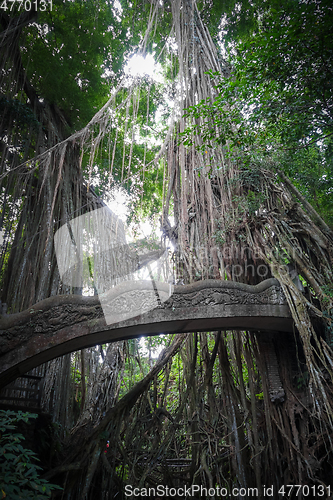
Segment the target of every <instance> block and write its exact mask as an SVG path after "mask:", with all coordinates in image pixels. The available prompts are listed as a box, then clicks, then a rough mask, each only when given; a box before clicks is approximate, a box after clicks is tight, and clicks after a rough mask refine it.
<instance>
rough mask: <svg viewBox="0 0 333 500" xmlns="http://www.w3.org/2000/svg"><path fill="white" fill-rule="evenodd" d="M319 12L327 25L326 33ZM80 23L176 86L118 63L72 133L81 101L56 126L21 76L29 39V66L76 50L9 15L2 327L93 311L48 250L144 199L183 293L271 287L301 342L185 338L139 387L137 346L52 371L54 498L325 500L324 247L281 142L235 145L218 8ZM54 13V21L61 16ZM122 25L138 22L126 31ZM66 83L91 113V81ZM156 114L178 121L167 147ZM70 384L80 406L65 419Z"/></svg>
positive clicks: (167, 135) (64, 361) (82, 357)
mask: <svg viewBox="0 0 333 500" xmlns="http://www.w3.org/2000/svg"><path fill="white" fill-rule="evenodd" d="M120 3H121V5H123V3H122V2H120ZM72 4H73V5H72V8H73V9H74V7H75V6H79V7H80V8H79V7H78V11H77V12H75V11H73V12H72V15H73V16H75V15H81V11H80V9H83V6H84V3H82V4H81V2H73V3H72ZM309 4H311V2H309ZM325 6H326V4H325V3H324V2H323V3H322V11H320V9H319V7H318V9H319V11H318V12H319V14H318V19H319V21H320V19H322V18H323V16H324V14H325V12H326V11H325V8H326V7H325ZM88 7H89V8H90V9H92V12H94V16H95V17H94V22H95V25H94V27H91V26H90V29H91V33H93V30H94V29H95V28H96V29H97V27H98V22H99V19H100V24H101V25H102V24H103V23H107V22H109V23H110V27H109V28H108V29H107V28H105V33H107V32H108V33H114V39H113V41H112V43H113V44H115V41H114V40H115V39H116V35H117V34H118V36H119V39H122V40H123V43H122V44H119V46H117V47H116V48H115V49H114V54H118V56H119V59H122V57H123V55H124V53H125V52H126V50H127V46H126V42H125V41H124V40H126V36H125V33H129V32H130V31H131V30H132V33H135V36H134V35H133V40H136V39H140V40H141V41H140V46H139V48H138V51H139V53H141V54H146V53H147V52H153V53H154V54H155V57H156V58H157V59H158V60H159V61H161V65H162V67H164V68H166V72H165V75H166V76H165V78H164V80H163V83H156V82H154V81H152V80H151V79H150V78H149V77H148V76H146V77H144V78H141V79H140V78H139V79H133V80H129V79H128V77H124V78H123V79H122V80H121V79H119V80H118V81H117V82H116V80H117V78H118V76H119V74H118V73H117V71H118V70H119V67H117V64H116V63H114V61H113V63H112V64H113V67H110V68H108V71H109V73H108V74H109V75H110V74H111V77H110V81H109V82H108V83H109V84H111V86H112V90H111V91H110V95H106V94H105V95H104V101H103V99H101V100H97V99H96V102H97V104H98V106H99V107H100V109H99V110H98V111H97V113H96V114H94V115H93V113H92V112H91V115H90V116H87V117H84V118H85V119H86V122H85V124H84V126H83V128H80V126H81V125H82V124H81V123H80V122H79V121H75V112H73V109H72V108H71V105H70V92H69V93H68V94H66V96H65V99H64V101H63V103H64V104H63V109H61V106H60V103H61V100H59V99H58V101H57V99H56V98H55V96H54V95H52V92H50V93H49V95H48V96H47V95H43V94H42V93H41V92H42V91H43V89H44V87H43V85H42V84H39V82H38V74H37V73H36V71H38V65H37V62H38V60H37V62H33V63H31V64H32V65H33V64H35V66H34V67H33V68H32V69H30V67H29V61H30V59H29V57H30V56H29V41H30V42H31V40H32V37H33V36H34V33H35V36H37V37H39V38H38V40H39V42H38V43H39V45H36V44H32V45H33V48H32V49H31V50H32V54H31V61H34V59H33V58H34V57H36V53H35V52H36V51H37V49H39V48H40V49H41V46H42V45H43V44H44V49H43V50H46V51H47V50H50V51H53V53H55V54H61V50H62V48H61V47H62V46H61V43H63V44H66V43H68V44H70V43H72V40H71V39H70V38H69V39H68V40H66V37H65V36H64V34H63V33H62V31H61V29H60V26H59V24H58V25H57V24H56V21H54V24H53V25H52V23H51V22H50V20H49V19H47V18H45V19H44V18H43V19H42V18H40V17H38V16H40V15H41V13H38V12H35V13H33V12H29V13H27V12H20V13H19V12H16V13H15V15H14V14H13V15H12V16H10V15H9V14H8V13H6V12H2V13H1V28H2V32H1V42H0V43H1V46H0V47H1V55H2V59H1V93H2V97H1V100H0V105H1V110H2V113H1V122H0V138H1V177H0V179H1V203H2V215H1V224H2V230H3V234H4V243H3V247H2V254H1V265H2V271H1V280H2V285H1V286H2V289H1V300H2V303H3V304H4V303H6V304H7V307H8V313H10V314H12V313H16V312H20V311H23V310H26V309H28V308H30V307H31V306H32V305H34V304H36V303H38V302H39V301H41V300H43V299H45V298H47V297H50V296H53V295H59V294H78V293H85V292H84V290H82V288H79V287H75V286H70V285H66V284H65V283H64V282H63V281H62V280H61V277H60V275H59V269H58V266H57V261H56V256H55V247H54V235H55V233H56V231H57V230H58V229H59V228H60V227H61V226H64V225H65V224H67V222H68V221H70V220H72V219H74V218H75V217H78V216H81V215H84V214H89V213H90V212H92V211H95V210H97V209H99V208H102V207H105V202H106V197H107V193H108V192H109V191H108V190H110V189H111V188H114V187H115V186H122V188H123V189H124V190H127V191H128V193H129V194H130V195H131V196H132V198H131V199H132V203H133V206H134V209H133V210H134V213H135V214H136V216H137V217H138V218H139V217H140V216H141V217H143V216H144V214H145V211H146V212H147V210H148V209H147V210H146V209H145V207H146V205H145V204H147V199H148V198H149V203H150V205H149V206H150V209H151V210H152V211H153V212H155V213H154V216H155V221H156V220H158V222H159V225H160V230H161V233H162V244H163V245H164V246H167V247H169V250H170V254H172V255H171V265H172V268H173V280H174V283H176V284H184V285H185V284H191V283H194V282H197V281H200V280H229V281H238V282H241V283H244V284H247V285H257V284H259V283H261V282H262V281H264V280H266V279H269V278H275V279H276V280H277V283H278V284H279V286H280V287H281V289H282V292H283V294H284V297H285V300H286V302H287V304H288V306H289V308H290V312H291V315H292V319H293V323H294V330H293V332H292V333H285V332H279V331H276V332H270V333H268V332H265V331H264V330H258V331H254V330H249V331H217V332H200V333H199V332H194V333H192V334H181V335H178V336H177V335H175V336H174V339H173V340H171V339H170V343H169V346H168V348H166V350H165V351H163V352H162V353H161V355H160V358H159V359H158V360H157V361H156V363H155V365H153V366H149V371H148V373H146V372H145V371H144V369H143V367H142V366H141V361H140V358H139V357H137V356H136V350H135V344H134V343H133V342H131V341H129V342H128V343H124V342H120V343H116V344H109V345H107V346H105V345H104V346H101V347H99V346H96V347H95V348H90V349H85V350H82V351H78V352H75V353H72V354H71V355H66V356H64V357H62V358H57V359H55V360H53V361H51V362H49V363H47V364H46V365H45V366H44V367H43V369H44V371H45V379H44V380H45V382H44V409H45V411H47V412H49V413H51V414H52V418H53V421H54V422H56V423H60V424H61V425H62V426H63V428H64V430H65V431H64V432H63V433H62V434H61V437H59V439H60V441H61V445H62V447H61V450H59V451H58V454H57V455H56V456H55V457H54V458H53V462H52V463H50V464H49V465H48V466H46V465H45V471H44V473H45V477H46V478H48V479H50V480H51V481H52V482H54V483H57V484H59V485H60V486H62V487H63V489H64V490H63V492H61V493H60V496H59V498H68V499H82V498H93V497H96V496H98V497H99V498H105V499H107V498H124V488H125V485H129V484H130V485H132V486H133V487H134V486H135V487H138V488H149V487H152V488H153V487H156V486H157V485H158V484H164V485H169V486H170V487H171V486H172V487H175V488H176V487H180V486H184V485H186V486H187V487H190V486H191V485H202V486H203V487H205V488H207V489H209V488H210V490H209V491H211V492H213V490H214V488H215V490H216V487H217V486H219V487H220V488H227V489H228V491H231V490H232V487H235V486H236V487H237V488H239V489H240V488H245V489H247V488H257V489H258V495H257V496H258V497H259V498H261V497H263V496H264V492H265V489H264V488H266V487H267V485H269V486H272V487H273V488H274V491H275V493H276V492H277V491H278V490H279V489H280V488H281V487H282V486H283V485H286V484H297V485H302V487H303V489H302V490H300V492H299V495H298V496H297V498H305V497H307V498H317V495H319V493H321V492H322V491H325V495H324V496H326V495H327V497H328V496H329V495H331V494H332V492H331V493H328V491H329V490H328V489H327V488H328V487H329V485H330V478H331V468H332V459H333V457H332V441H331V440H332V439H333V397H332V369H333V368H332V367H333V352H332V346H333V339H332V324H331V322H332V310H333V309H332V307H333V306H332V287H331V286H332V282H333V267H332V256H333V231H332V229H331V227H330V225H329V223H328V222H327V221H326V222H325V220H324V219H325V217H324V216H321V215H320V214H319V213H318V211H316V210H315V208H313V206H312V204H311V203H309V201H308V199H307V197H306V195H304V193H302V190H301V189H299V188H297V187H296V186H295V183H293V180H292V179H290V178H289V177H288V175H286V171H285V169H284V168H283V165H282V163H281V161H280V159H281V156H282V153H281V155H280V154H276V150H278V153H279V151H282V149H281V150H279V149H278V148H279V147H280V146H281V144H278V141H277V142H276V143H271V144H270V146H269V148H268V151H266V154H260V151H259V145H258V144H259V143H258V142H255V140H254V141H253V142H252V143H251V142H249V141H248V139H247V137H248V136H249V135H250V132H249V133H248V132H247V130H246V132H244V134H243V139H244V142H243V143H242V140H241V137H242V136H241V133H240V131H241V129H242V126H243V125H242V123H245V121H246V116H245V117H244V113H243V116H242V109H240V108H239V107H238V108H237V106H236V104H235V101H232V99H231V98H230V100H228V98H225V99H223V95H222V93H223V89H224V88H225V86H224V83H223V82H224V80H227V79H228V81H232V82H235V81H237V74H236V73H235V71H234V68H233V66H232V63H231V62H228V61H227V60H226V58H225V57H224V56H223V55H222V54H223V50H222V49H221V46H220V45H219V44H218V43H217V38H218V37H216V36H215V38H214V39H213V38H212V36H211V34H210V30H211V31H212V26H213V24H214V19H213V14H212V15H211V17H209V14H207V13H209V9H210V8H211V9H213V10H212V12H215V10H216V12H217V15H218V14H219V15H220V17H221V15H222V14H223V12H219V9H218V8H217V7H216V5H215V3H214V2H211V5H210V4H209V5H208V2H203V5H201V3H200V5H199V2H196V1H195V0H171V1H170V2H160V1H155V0H152V1H150V2H143V4H142V9H143V12H144V14H142V12H140V14H139V13H138V11H137V10H136V9H138V6H137V7H136V8H135V7H134V6H130V5H127V4H126V6H125V4H124V5H123V9H124V10H123V9H121V10H119V12H118V14H117V13H116V9H117V8H118V9H119V7H117V6H116V2H115V3H113V2H110V4H105V6H104V7H103V9H100V10H98V9H97V7H96V6H95V5H94V4H93V3H91V4H90V2H88V3H87V6H86V7H85V8H88ZM62 8H65V4H63V5H62V4H60V3H59V5H58V4H57V3H56V16H59V13H60V12H61V9H62ZM68 9H69V10H68V12H69V13H70V12H71V10H70V8H69V7H68ZM104 9H106V10H107V9H110V12H111V11H112V15H111V14H110V17H107V15H106V14H105V12H104ZM126 9H128V11H130V12H132V13H133V12H134V14H133V16H134V23H133V24H131V21H130V20H129V18H130V17H131V16H130V15H128V14H126V12H127V11H126ZM214 9H215V10H214ZM235 9H236V11H237V6H236V7H235ZM295 12H296V11H295ZM315 13H316V11H315ZM125 14H126V16H125ZM296 14H297V12H296V13H295V16H296ZM135 16H136V17H135ZM259 17H260V16H259ZM263 18H264V14H263ZM119 19H122V21H119ZM135 20H136V21H137V22H136V25H135ZM81 21H82V22H81ZM125 21H126V23H128V24H127V29H128V31H127V32H126V30H125V28H124V25H125ZM319 21H318V22H319ZM43 22H44V24H43ZM58 22H59V20H58ZM121 22H123V25H122V26H121ZM79 23H81V24H82V25H83V24H84V19H83V14H82V19H81V18H80V21H79ZM111 23H113V24H111ZM117 23H118V24H117ZM81 24H80V26H79V29H81ZM43 26H44V27H43ZM103 26H104V25H103ZM143 26H145V29H144V30H143ZM125 27H126V26H125ZM98 29H100V30H101V32H102V28H100V27H99V28H98ZM219 29H220V31H222V28H221V26H220V28H219ZM43 30H44V31H43ZM117 30H118V31H117ZM140 30H141V31H140ZM138 33H140V36H138ZM215 34H216V30H215ZM57 36H59V41H58V42H57V41H55V40H56V38H57ZM91 36H92V35H91ZM61 37H63V39H62V38H61ZM80 37H81V32H80ZM121 37H123V38H121ZM88 38H89V37H88ZM91 39H92V40H94V39H93V38H91ZM79 41H80V44H81V45H80V50H81V51H83V52H84V53H86V54H87V58H88V57H89V54H90V52H89V51H90V47H89V41H87V40H86V39H85V38H84V37H83V35H82V37H81V38H79ZM85 43H86V44H87V45H86V46H85V45H84V44H85ZM94 43H95V42H94V41H93V42H92V45H93V44H94ZM110 43H111V42H110ZM45 47H46V48H45ZM41 50H42V49H41ZM309 50H310V49H309ZM57 51H58V52H57ZM121 51H123V52H122V53H121ZM114 54H113V55H114ZM67 55H68V54H67ZM48 64H49V63H48ZM59 64H60V63H59ZM61 64H62V63H61ZM85 64H88V63H85ZM329 64H331V60H329V61H328V62H327V61H326V66H327V67H328V69H327V75H329V74H330V70H331V68H332V66H329ZM69 66H70V65H69ZM111 66H112V65H111ZM73 71H74V70H73ZM267 71H268V70H267ZM112 72H113V74H112ZM106 74H107V72H106ZM87 75H89V72H88V73H87ZM114 75H116V76H117V78H116V77H115V76H114ZM99 77H100V78H101V75H99ZM44 78H45V79H46V78H49V76H48V75H47V74H46V75H45V76H44ZM72 78H73V79H75V78H76V80H77V85H78V86H79V88H80V91H81V92H82V94H83V96H87V98H88V97H89V92H88V90H87V89H86V88H85V83H84V82H85V80H84V78H85V76H84V75H83V74H81V76H77V77H75V76H74V74H73V75H72ZM86 78H88V76H86ZM104 78H106V77H105V75H104ZM327 78H328V77H327ZM221 82H222V83H221ZM234 87H235V86H234ZM234 87H233V88H234ZM103 89H104V86H103ZM97 90H98V89H97ZM225 95H227V94H225ZM166 96H167V98H165V97H166ZM221 96H222V97H221ZM156 99H159V100H160V102H162V104H161V106H162V107H163V106H164V110H165V109H166V110H167V115H168V116H167V117H166V119H165V122H164V123H163V127H162V128H160V130H159V134H160V135H162V141H161V142H160V143H159V144H158V146H156V145H155V143H154V140H153V133H152V130H153V129H154V127H158V126H161V123H159V124H157V125H156V123H154V117H156V116H157V114H158V113H157V114H156V110H157V109H158V105H157V104H156ZM163 99H164V100H163ZM330 99H331V97H329V98H328V100H327V102H328V104H327V106H328V108H327V109H330V103H331V101H330ZM101 101H102V102H101ZM200 103H201V104H200ZM95 107H96V106H95ZM93 108H94V106H92V109H93ZM314 116H315V112H314ZM325 116H327V112H326V115H325ZM70 120H71V122H70ZM160 120H161V119H160ZM241 120H243V122H242V121H241ZM327 123H328V122H326V125H327ZM330 123H331V122H329V123H328V125H327V127H328V128H326V129H325V137H326V136H329V135H330V133H331V129H330V128H329V127H331V125H330ZM326 125H325V126H326ZM154 133H155V132H154ZM255 133H256V134H257V133H258V134H259V132H256V131H255ZM234 137H236V139H237V140H233V138H234ZM246 141H247V142H246ZM245 146H246V147H245ZM303 146H304V147H306V144H304V145H302V146H301V147H302V148H303ZM276 148H277V149H276ZM97 178H98V179H99V180H96V179H97ZM99 182H100V183H101V184H100V185H102V188H98V187H97V188H96V185H97V186H98V183H99ZM94 186H95V188H94ZM103 189H104V192H102V191H103ZM154 190H155V195H154ZM155 198H156V199H157V198H158V200H159V202H157V201H156V204H155V205H154V203H155V201H154V200H155ZM133 200H134V201H133ZM152 200H153V201H152ZM134 365H137V367H138V370H139V372H140V377H142V378H141V380H132V381H131V383H130V385H129V386H127V387H126V388H124V386H122V385H121V384H122V380H123V379H124V371H125V370H126V369H127V368H126V367H127V366H132V367H133V366H134ZM75 374H79V387H78V386H77V385H76V390H79V392H80V395H81V399H80V405H81V406H80V407H78V406H77V405H76V406H75V408H74V407H73V404H72V401H73V391H74V390H75V388H74V386H75V381H74V382H73V380H74V379H75ZM125 389H126V390H125ZM51 396H52V397H51ZM106 443H107V445H108V446H107V447H106ZM305 487H307V488H308V489H306V488H305ZM319 488H321V489H320V490H319ZM207 491H208V490H207ZM244 491H246V490H244ZM61 495H62V496H61ZM117 495H118V496H117ZM207 495H208V494H207ZM207 495H206V496H207ZM209 495H210V496H209ZM209 495H208V496H209V497H211V498H217V496H216V494H215V493H212V494H210V493H209ZM214 495H215V496H214ZM292 495H295V498H296V491H294V492H292ZM208 496H207V498H208ZM322 496H323V495H322ZM276 497H277V496H276Z"/></svg>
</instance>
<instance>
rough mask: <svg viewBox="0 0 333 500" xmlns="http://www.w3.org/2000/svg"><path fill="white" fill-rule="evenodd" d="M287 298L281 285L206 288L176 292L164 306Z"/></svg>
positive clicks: (281, 300)
mask: <svg viewBox="0 0 333 500" xmlns="http://www.w3.org/2000/svg"><path fill="white" fill-rule="evenodd" d="M286 303H287V301H286V298H285V296H284V293H283V291H282V288H281V287H280V286H279V285H272V286H271V287H269V288H267V289H266V290H263V291H261V292H246V291H244V290H240V289H237V288H226V287H223V288H218V287H213V288H204V289H202V290H197V291H193V292H189V293H177V292H176V291H175V293H174V294H173V295H172V297H170V299H169V300H168V301H167V302H166V303H165V304H164V308H172V309H178V308H183V307H195V306H204V305H205V306H217V305H232V304H249V305H283V304H286Z"/></svg>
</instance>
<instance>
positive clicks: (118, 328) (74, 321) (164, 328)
mask: <svg viewBox="0 0 333 500" xmlns="http://www.w3.org/2000/svg"><path fill="white" fill-rule="evenodd" d="M141 295H142V294H141V292H140V290H138V293H137V294H136V296H137V300H138V301H140V297H141ZM132 296H133V288H132ZM117 300H118V301H119V296H118V299H117ZM122 300H123V301H125V302H126V293H124V294H123V296H122ZM292 329H293V320H292V317H291V313H290V310H289V307H288V305H287V303H286V299H285V297H284V295H283V292H282V290H281V288H280V286H279V283H278V282H277V280H275V279H268V280H265V281H263V282H262V283H260V284H259V285H256V286H250V285H244V284H241V283H235V282H228V281H218V280H206V281H199V282H196V283H194V284H191V285H184V286H175V287H174V293H173V294H172V295H171V297H170V298H169V299H168V300H167V301H166V302H164V303H163V304H160V305H159V306H158V307H156V308H155V309H153V310H150V311H148V312H146V313H144V314H138V315H135V313H133V317H132V318H129V319H126V320H123V321H118V322H115V323H113V324H111V325H107V324H106V322H105V319H104V315H103V310H102V307H101V305H100V302H99V299H98V298H97V297H82V296H78V295H66V296H65V295H60V296H55V297H50V298H49V299H46V300H43V301H42V302H39V303H38V304H35V305H34V306H33V307H31V308H30V309H29V310H27V311H23V312H21V313H18V314H12V315H9V316H5V317H2V318H1V320H0V387H3V386H4V385H6V384H8V383H9V382H11V381H13V380H15V378H17V377H18V376H20V375H22V374H23V373H26V372H27V371H29V370H31V369H32V368H34V367H36V366H38V365H40V364H42V363H45V362H46V361H49V360H51V359H53V358H56V357H58V356H62V355H64V354H67V353H70V352H73V351H76V350H78V349H83V348H86V347H91V346H93V345H97V344H104V343H108V342H115V341H118V340H123V339H130V338H136V337H140V336H142V335H158V334H160V333H182V332H194V331H215V330H259V331H284V332H291V331H292Z"/></svg>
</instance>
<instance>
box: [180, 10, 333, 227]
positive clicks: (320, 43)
mask: <svg viewBox="0 0 333 500" xmlns="http://www.w3.org/2000/svg"><path fill="white" fill-rule="evenodd" d="M243 7H244V5H243V3H242V4H240V6H239V9H240V10H242V9H243ZM253 7H256V9H257V10H256V12H257V21H256V22H254V23H252V24H253V26H252V28H251V23H249V24H247V31H246V33H245V32H244V36H243V37H242V40H239V41H238V42H237V43H234V45H233V49H232V51H230V56H229V57H230V64H231V66H232V68H233V70H232V73H231V76H230V77H225V76H222V75H219V74H218V73H212V77H214V79H215V81H216V78H217V79H218V84H217V86H216V90H217V95H216V97H215V98H214V99H210V100H206V101H202V102H201V103H199V104H198V105H197V106H194V107H192V108H189V109H188V110H187V116H188V118H189V119H191V121H192V125H191V126H189V127H188V128H187V130H185V132H184V134H183V139H184V143H185V144H187V145H189V144H193V134H196V133H198V134H200V136H201V138H202V139H203V145H202V149H203V150H205V149H208V148H210V147H212V148H213V147H214V144H216V143H217V144H219V145H222V146H224V149H225V153H226V155H227V156H229V157H231V158H233V159H236V160H237V159H239V160H241V162H242V165H245V171H244V172H242V174H241V175H242V176H243V177H244V179H241V180H242V181H243V180H246V179H245V177H246V175H247V173H246V170H247V169H248V170H249V171H250V170H252V168H253V165H257V166H260V165H261V166H262V165H265V166H266V167H267V168H271V166H272V165H276V164H277V165H279V168H282V169H283V170H284V171H285V173H286V174H287V175H288V176H290V177H291V178H292V179H293V181H294V182H295V184H296V186H297V187H298V188H299V189H300V191H301V192H302V193H303V194H304V195H305V196H306V198H307V199H308V201H309V202H310V203H312V204H313V205H314V206H315V208H316V210H317V211H318V212H319V213H320V214H321V215H322V216H323V217H324V218H325V219H326V220H327V221H328V222H331V223H332V222H333V200H332V187H333V186H332V177H333V143H332V134H333V91H332V89H333V41H332V37H331V25H332V21H333V10H332V7H331V5H330V2H328V1H327V0H321V1H319V2H317V1H313V0H310V1H309V2H306V3H304V2H301V1H296V2H295V1H287V2H284V3H283V4H282V5H276V4H275V3H274V2H272V1H271V2H268V3H267V4H265V5H264V6H261V7H259V6H258V5H257V6H256V4H255V3H254V4H253ZM235 8H236V7H235ZM236 10H237V9H236ZM249 12H250V11H249V10H248V15H249V16H250V13H249ZM234 42H235V38H234ZM216 131H218V132H216ZM253 173H255V171H254V172H251V175H252V176H253ZM250 189H251V190H253V191H256V190H255V189H253V187H251V188H250Z"/></svg>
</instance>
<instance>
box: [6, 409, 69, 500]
mask: <svg viewBox="0 0 333 500" xmlns="http://www.w3.org/2000/svg"><path fill="white" fill-rule="evenodd" d="M30 418H37V415H36V414H31V413H23V412H21V411H19V412H14V411H9V410H7V411H5V410H0V485H1V493H2V498H8V499H10V500H20V499H25V500H27V499H32V500H44V499H47V498H50V496H51V492H52V490H55V489H61V488H60V487H59V486H57V485H53V484H49V483H48V482H47V481H46V480H45V479H41V478H40V477H39V472H38V471H39V470H42V468H41V467H39V466H38V465H36V464H35V463H34V462H35V461H36V460H38V458H37V457H36V454H35V453H34V452H33V451H31V450H27V449H26V448H24V447H23V446H22V444H21V442H22V441H23V440H24V437H23V436H22V434H19V433H17V432H13V431H15V428H16V425H15V424H16V423H18V422H20V421H22V422H28V420H29V419H30Z"/></svg>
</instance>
